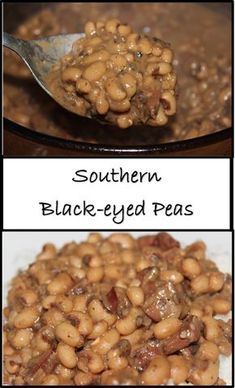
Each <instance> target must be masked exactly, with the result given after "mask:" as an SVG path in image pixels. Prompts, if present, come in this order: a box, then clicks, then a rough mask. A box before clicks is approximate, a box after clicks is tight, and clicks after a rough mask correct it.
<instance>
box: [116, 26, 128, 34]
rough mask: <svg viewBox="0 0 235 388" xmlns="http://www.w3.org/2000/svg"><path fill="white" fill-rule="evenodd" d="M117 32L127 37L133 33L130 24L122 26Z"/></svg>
mask: <svg viewBox="0 0 235 388" xmlns="http://www.w3.org/2000/svg"><path fill="white" fill-rule="evenodd" d="M117 30H118V33H119V34H120V35H121V36H127V35H129V34H130V33H131V27H130V26H129V25H128V24H120V26H118V28H117Z"/></svg>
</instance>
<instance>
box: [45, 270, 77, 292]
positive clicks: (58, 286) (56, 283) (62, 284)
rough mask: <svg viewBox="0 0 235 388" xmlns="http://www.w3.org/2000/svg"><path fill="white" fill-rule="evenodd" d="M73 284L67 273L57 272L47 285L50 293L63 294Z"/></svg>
mask: <svg viewBox="0 0 235 388" xmlns="http://www.w3.org/2000/svg"><path fill="white" fill-rule="evenodd" d="M72 285H73V282H72V279H71V277H70V276H69V275H68V274H67V273H65V272H64V273H60V274H58V275H57V276H56V277H55V278H54V279H53V280H52V281H51V282H50V283H49V284H48V286H47V290H48V292H49V294H51V295H58V294H63V293H65V292H66V291H68V290H69V289H70V288H71V287H72Z"/></svg>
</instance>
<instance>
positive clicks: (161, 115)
mask: <svg viewBox="0 0 235 388" xmlns="http://www.w3.org/2000/svg"><path fill="white" fill-rule="evenodd" d="M167 121H168V118H167V116H166V114H165V111H164V109H163V107H162V106H161V105H160V106H159V108H158V112H157V115H156V117H155V118H154V119H149V120H148V124H150V125H158V126H162V125H165V124H166V123H167Z"/></svg>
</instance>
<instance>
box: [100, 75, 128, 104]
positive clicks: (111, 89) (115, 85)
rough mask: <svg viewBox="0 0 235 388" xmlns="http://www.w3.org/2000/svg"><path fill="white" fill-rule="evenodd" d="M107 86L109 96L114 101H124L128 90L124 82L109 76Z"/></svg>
mask: <svg viewBox="0 0 235 388" xmlns="http://www.w3.org/2000/svg"><path fill="white" fill-rule="evenodd" d="M105 88H106V91H107V93H108V95H109V97H110V98H111V99H112V100H114V101H122V100H124V98H126V92H125V90H124V88H123V86H122V84H121V83H120V82H119V81H118V80H116V79H114V78H109V79H108V80H107V81H106V83H105Z"/></svg>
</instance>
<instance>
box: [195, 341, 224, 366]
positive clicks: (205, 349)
mask: <svg viewBox="0 0 235 388" xmlns="http://www.w3.org/2000/svg"><path fill="white" fill-rule="evenodd" d="M197 356H198V357H199V358H200V359H201V360H210V361H214V362H215V361H217V360H218V358H219V349H218V346H217V345H216V344H214V343H213V342H210V341H204V342H202V344H201V345H200V347H199V349H198V351H197Z"/></svg>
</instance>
